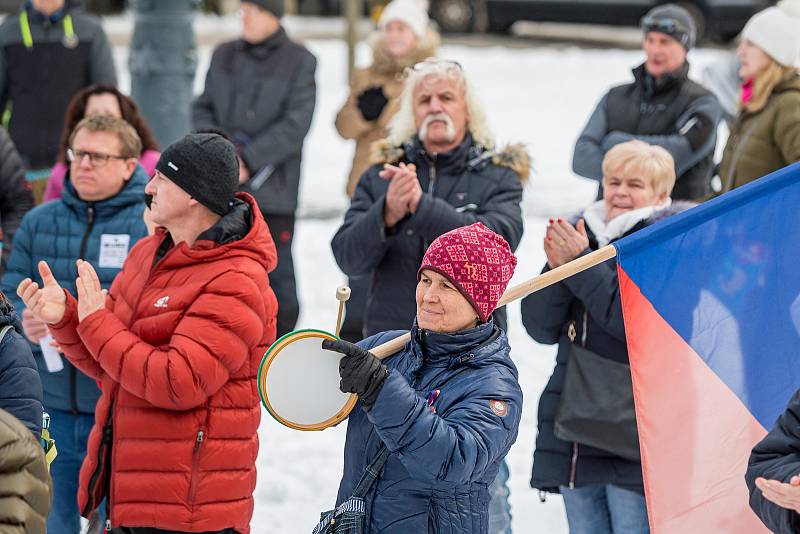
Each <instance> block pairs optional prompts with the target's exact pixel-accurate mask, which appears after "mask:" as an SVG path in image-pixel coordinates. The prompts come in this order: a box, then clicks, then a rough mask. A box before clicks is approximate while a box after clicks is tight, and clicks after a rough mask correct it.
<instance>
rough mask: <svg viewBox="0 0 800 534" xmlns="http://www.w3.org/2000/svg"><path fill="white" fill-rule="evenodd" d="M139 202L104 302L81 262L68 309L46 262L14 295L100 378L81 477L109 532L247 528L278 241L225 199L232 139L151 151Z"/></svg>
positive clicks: (235, 197)
mask: <svg viewBox="0 0 800 534" xmlns="http://www.w3.org/2000/svg"><path fill="white" fill-rule="evenodd" d="M156 171H157V172H156V174H155V176H154V177H153V179H152V180H151V181H150V182H149V184H148V185H147V188H146V192H147V193H148V194H149V195H151V196H152V203H151V210H152V219H153V220H154V221H155V223H156V224H157V225H158V226H159V228H158V229H157V230H156V233H155V235H153V236H151V237H149V238H146V239H143V240H141V241H139V242H138V243H137V244H136V246H135V247H134V248H133V249H132V250H131V251H130V254H129V255H128V258H127V260H126V261H125V264H124V267H123V270H122V272H121V273H120V274H119V275H118V276H117V278H116V279H115V280H114V283H113V284H112V286H111V289H110V291H109V293H108V296H105V295H103V293H102V291H101V288H100V284H99V281H98V278H97V274H96V273H95V271H94V269H93V268H92V266H91V265H90V264H89V263H87V262H84V261H81V260H78V262H77V265H78V279H77V292H78V295H77V300H76V298H75V297H73V296H72V295H70V294H69V292H68V291H65V290H63V289H62V288H61V287H60V286H59V285H58V283H57V282H56V281H55V279H54V278H53V276H52V274H51V272H50V269H49V267H48V266H47V264H46V263H45V262H40V264H39V271H40V273H41V275H42V280H43V282H44V285H43V287H39V286H38V285H37V284H36V283H35V282H32V281H31V280H30V279H26V280H23V281H22V282H21V283H20V285H19V287H18V288H17V292H18V294H19V295H20V297H21V298H22V299H23V301H24V302H25V304H26V306H27V307H28V309H30V310H32V311H33V312H34V314H36V315H37V316H38V317H39V318H41V319H42V320H43V321H44V322H46V323H48V324H49V326H50V329H51V331H52V333H53V335H54V337H55V339H56V341H57V342H58V344H59V346H60V348H61V350H62V351H63V352H64V353H65V354H66V355H67V357H68V358H69V359H70V361H72V362H73V364H75V366H77V367H78V368H79V369H81V370H82V371H83V372H84V373H86V374H88V375H89V376H91V377H94V378H95V379H97V380H99V381H100V382H101V384H102V390H103V394H102V397H101V398H100V401H99V402H98V404H97V409H96V412H95V425H94V428H93V429H92V432H91V434H90V436H89V443H88V447H87V455H86V460H85V461H84V463H83V467H82V468H81V474H80V487H79V494H78V500H79V506H80V510H81V513H82V515H83V516H85V517H90V516H91V515H92V514H93V513H94V511H95V510H96V508H97V506H98V505H99V503H100V502H101V501H102V500H103V498H104V497H106V498H107V499H106V502H107V506H108V513H107V517H108V520H107V522H106V528H107V531H108V532H113V533H119V534H122V533H125V534H133V533H139V532H147V533H152V532H159V531H164V530H166V531H169V532H225V533H227V532H242V533H246V532H249V528H250V527H249V522H250V518H251V516H252V513H253V490H254V488H255V484H256V468H255V461H256V456H257V453H258V436H257V433H256V431H257V428H258V423H259V419H260V406H259V397H258V388H257V385H256V374H257V372H258V366H259V363H260V360H261V356H262V355H263V354H264V352H265V350H266V349H267V347H268V346H269V345H270V343H272V341H274V339H275V317H276V312H277V302H276V300H275V295H274V294H273V292H272V289H271V288H270V287H269V281H268V278H267V273H268V272H269V271H271V270H272V269H273V268H274V267H275V264H276V253H275V245H274V243H273V241H272V238H271V237H270V233H269V230H268V228H267V225H266V223H265V222H264V219H263V218H262V216H261V213H260V211H259V210H258V207H257V205H256V203H255V201H254V200H253V198H252V197H251V196H250V195H248V194H246V193H235V192H236V189H237V185H238V176H239V168H238V161H237V157H236V151H235V149H234V147H233V145H232V144H231V143H229V142H228V141H226V140H225V139H224V138H222V137H221V136H219V135H216V134H190V135H188V136H186V137H184V138H183V139H181V140H180V141H177V142H176V143H174V144H173V145H171V146H169V147H168V148H167V149H166V150H165V151H164V153H163V154H162V155H161V159H160V160H159V162H158V165H157V166H156Z"/></svg>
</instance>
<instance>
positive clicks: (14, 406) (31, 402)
mask: <svg viewBox="0 0 800 534" xmlns="http://www.w3.org/2000/svg"><path fill="white" fill-rule="evenodd" d="M0 347H2V351H0V408H2V409H4V410H5V411H7V412H9V413H10V414H11V415H13V416H15V417H16V418H17V419H19V420H20V421H22V422H23V423H24V424H25V426H26V427H28V429H29V430H30V431H31V432H33V433H34V434H35V435H36V436H37V437H38V435H39V433H40V432H41V428H42V380H41V379H40V378H39V371H38V370H37V368H36V362H35V361H34V359H33V354H32V353H31V349H30V347H29V346H28V342H27V341H26V340H25V339H24V338H23V337H22V336H21V335H19V334H18V333H17V331H16V330H15V329H13V328H12V329H11V330H9V331H8V332H7V333H6V335H5V337H4V338H3V340H2V342H0Z"/></svg>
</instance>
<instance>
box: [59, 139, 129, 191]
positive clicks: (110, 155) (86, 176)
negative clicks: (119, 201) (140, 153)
mask: <svg viewBox="0 0 800 534" xmlns="http://www.w3.org/2000/svg"><path fill="white" fill-rule="evenodd" d="M70 149H71V151H72V154H73V159H72V161H71V162H70V181H71V182H72V185H73V187H75V191H76V192H77V193H78V197H79V198H81V199H82V200H85V201H87V202H98V201H101V200H106V199H108V198H111V197H113V196H114V195H116V194H117V193H119V192H120V190H122V188H123V186H124V185H125V182H127V181H128V180H129V179H130V177H131V175H132V174H133V171H134V169H135V168H136V158H126V157H123V156H122V154H121V147H120V142H119V137H117V134H115V133H112V132H90V131H88V130H86V129H85V128H81V129H80V130H78V132H77V133H76V134H75V138H74V139H73V140H72V146H71V147H70Z"/></svg>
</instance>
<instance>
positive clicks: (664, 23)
mask: <svg viewBox="0 0 800 534" xmlns="http://www.w3.org/2000/svg"><path fill="white" fill-rule="evenodd" d="M642 28H643V29H644V31H645V32H661V33H666V34H668V35H671V34H673V33H686V34H688V33H689V29H688V28H686V27H684V26H683V24H681V23H680V22H678V21H677V20H675V19H668V18H663V17H653V16H647V17H644V18H643V19H642Z"/></svg>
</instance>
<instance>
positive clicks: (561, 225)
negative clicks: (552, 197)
mask: <svg viewBox="0 0 800 534" xmlns="http://www.w3.org/2000/svg"><path fill="white" fill-rule="evenodd" d="M588 247H589V237H588V236H587V235H586V223H584V221H583V219H580V220H579V221H578V224H576V225H575V227H574V228H573V227H572V225H571V224H570V223H568V222H567V221H565V220H563V219H556V220H553V219H550V224H549V225H548V226H547V233H546V234H545V238H544V253H545V255H546V256H547V263H548V265H550V268H551V269H555V268H556V267H560V266H562V265H564V264H565V263H569V262H571V261H572V260H574V259H575V258H577V257H578V256H579V255H580V253H581V252H583V251H584V250H586V249H587V248H588Z"/></svg>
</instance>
